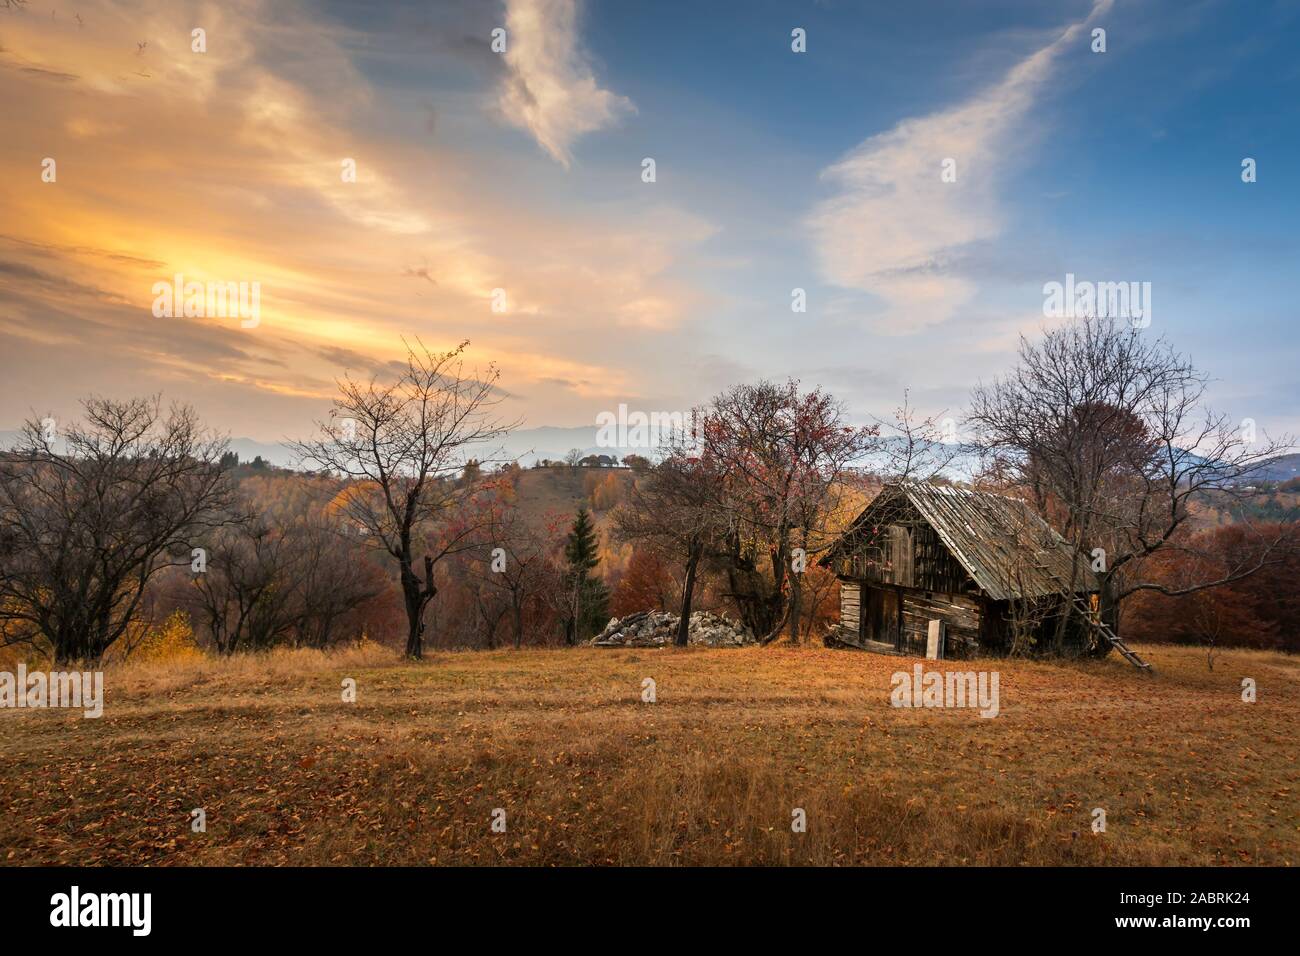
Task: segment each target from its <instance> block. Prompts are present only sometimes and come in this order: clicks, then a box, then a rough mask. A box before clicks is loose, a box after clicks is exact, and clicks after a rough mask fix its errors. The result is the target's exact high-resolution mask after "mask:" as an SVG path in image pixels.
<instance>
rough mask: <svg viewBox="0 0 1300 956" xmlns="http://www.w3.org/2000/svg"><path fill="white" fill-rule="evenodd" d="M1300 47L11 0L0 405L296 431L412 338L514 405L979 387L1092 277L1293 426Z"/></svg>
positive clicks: (603, 17)
mask: <svg viewBox="0 0 1300 956" xmlns="http://www.w3.org/2000/svg"><path fill="white" fill-rule="evenodd" d="M196 28H197V29H201V30H202V31H203V33H202V34H201V40H202V42H201V43H200V42H199V41H198V40H196V39H195V35H194V33H193V31H194V30H195V29H196ZM1098 29H1100V30H1104V31H1105V33H1104V40H1105V50H1104V52H1100V51H1097V50H1095V49H1094V48H1095V47H1096V46H1097V45H1098V40H1097V35H1096V34H1095V33H1094V31H1095V30H1098ZM498 30H504V41H505V42H504V50H499V49H497V50H494V49H493V37H494V31H498ZM795 30H802V31H803V34H802V36H803V38H804V46H805V49H804V50H803V51H802V52H796V51H795V50H794V49H792V47H793V46H795V45H797V43H796V40H795V39H794V38H793V37H792V32H793V31H795ZM499 35H500V34H498V36H499ZM500 45H501V44H500V43H499V42H498V44H497V46H500ZM198 46H202V47H203V49H202V50H198V49H196V47H198ZM1297 49H1300V2H1266V0H1219V2H1209V0H1175V2H1164V0H1148V2H1137V0H1078V2H1075V0H1060V2H1044V0H1017V2H1000V0H990V2H981V3H970V2H959V0H949V2H929V0H915V2H909V3H906V4H897V3H884V2H862V3H850V2H842V0H824V2H783V3H778V2H762V0H759V2H746V3H723V2H718V3H713V2H710V3H700V2H698V0H694V2H690V3H684V2H683V3H678V2H672V0H654V2H648V0H647V2H640V0H619V2H614V0H587V2H578V0H503V2H493V0H433V2H427V0H426V2H421V3H382V2H341V0H334V2H324V3H315V2H300V0H274V2H269V0H268V2H251V0H250V2H241V0H233V2H222V3H188V2H179V0H178V2H167V3H163V4H152V3H150V4H145V3H109V2H97V0H70V2H48V0H29V2H27V3H26V4H19V5H16V6H14V5H10V4H6V3H5V0H0V429H12V428H16V427H17V426H18V425H19V424H20V422H21V421H22V420H24V419H26V418H28V417H32V416H35V417H42V416H45V415H52V416H54V417H56V418H60V417H69V416H75V415H76V412H77V402H78V399H79V398H81V397H84V396H87V395H90V394H96V395H110V396H115V397H127V396H136V395H149V394H155V393H158V394H161V395H162V396H163V397H164V398H165V399H167V400H177V401H182V402H186V403H189V404H192V405H193V406H194V407H195V408H196V409H197V410H198V412H199V413H200V415H201V416H202V417H203V418H204V419H205V420H206V421H207V422H208V423H210V424H211V425H212V426H214V427H216V428H218V429H220V430H222V431H224V432H226V433H228V434H230V435H232V436H236V437H247V438H252V439H255V440H257V441H265V442H275V441H280V440H283V439H285V438H298V437H303V436H304V435H305V434H306V433H307V432H309V431H310V430H311V429H312V423H313V422H314V421H318V420H320V419H322V418H323V417H324V416H325V415H326V414H327V412H328V408H329V403H330V399H331V397H332V395H333V394H334V391H335V381H336V379H337V378H338V377H339V376H342V375H344V374H350V375H352V376H354V377H361V378H366V377H368V376H371V375H377V376H380V377H381V378H382V377H383V376H385V375H388V374H390V373H391V369H392V367H393V366H392V363H393V362H395V361H397V360H399V359H401V357H402V355H403V354H404V345H403V339H404V338H405V339H406V340H408V341H409V340H412V339H416V338H418V339H419V341H421V342H423V343H424V344H425V345H426V346H428V347H430V348H431V349H434V350H442V349H447V348H451V347H453V346H455V345H456V344H457V343H458V342H460V341H462V340H469V342H470V346H469V349H468V355H469V356H470V359H469V361H470V364H471V365H473V366H476V367H480V368H482V367H486V366H488V365H489V363H494V364H495V365H496V366H497V367H498V368H499V370H500V375H501V377H500V384H501V388H502V390H503V395H504V402H503V408H502V413H503V414H504V415H508V416H511V417H517V418H520V419H522V421H523V424H524V426H525V427H537V426H545V425H550V426H579V425H592V424H594V423H595V421H596V416H597V415H599V414H600V413H602V412H607V411H612V410H616V409H617V408H618V406H619V405H620V404H625V405H627V406H628V408H629V409H632V410H643V411H646V412H650V411H656V410H658V411H681V410H686V409H689V408H690V407H692V406H694V405H697V404H700V403H702V402H705V401H707V400H708V398H709V397H710V396H711V395H713V394H715V393H716V392H718V391H720V390H721V389H723V388H726V387H727V386H730V385H734V384H738V383H741V382H753V381H757V380H759V379H763V378H772V379H784V378H785V377H787V376H792V377H795V378H797V379H799V380H800V382H801V383H803V385H804V386H806V387H813V386H821V387H824V388H825V389H827V390H829V391H830V392H832V393H833V394H834V395H836V396H837V397H839V398H840V399H841V400H842V402H843V403H844V405H845V407H846V409H847V411H848V413H849V416H850V417H851V418H852V419H854V420H857V421H869V420H871V419H872V418H873V417H874V416H882V417H883V416H887V415H889V414H890V413H891V412H892V410H893V409H894V408H895V407H896V406H897V405H898V404H899V402H900V401H901V400H902V397H903V394H904V390H907V391H908V392H909V395H910V400H911V402H912V404H913V405H915V406H917V407H918V409H920V410H921V411H922V412H923V413H925V414H934V415H939V416H945V415H947V416H953V417H958V418H959V417H960V414H961V412H962V410H963V408H964V406H965V403H966V401H967V397H968V395H969V392H970V389H971V387H972V386H974V385H975V384H977V383H978V382H980V381H988V380H989V379H991V378H993V377H994V376H997V375H999V374H1001V373H1004V372H1005V371H1006V370H1007V369H1008V368H1009V367H1010V366H1011V364H1012V362H1013V361H1014V355H1015V349H1016V345H1017V342H1018V339H1019V337H1020V336H1021V335H1028V336H1030V337H1034V336H1037V335H1039V334H1040V333H1041V331H1042V330H1043V329H1044V328H1047V327H1050V326H1052V325H1053V324H1056V323H1059V322H1060V321H1062V320H1061V319H1059V318H1055V317H1049V316H1046V315H1045V314H1044V298H1045V297H1044V285H1045V284H1047V283H1050V282H1053V281H1056V282H1064V281H1065V277H1066V275H1067V273H1068V274H1073V275H1074V276H1075V277H1076V278H1077V280H1080V281H1083V280H1087V281H1094V282H1149V283H1150V284H1151V285H1150V288H1151V300H1150V305H1151V308H1150V326H1149V327H1148V328H1147V329H1145V330H1144V331H1143V334H1148V335H1153V336H1163V337H1164V338H1165V339H1166V340H1167V341H1168V342H1169V343H1170V344H1171V345H1173V346H1174V347H1175V348H1177V349H1178V350H1180V351H1182V352H1185V353H1187V354H1189V355H1190V356H1191V357H1192V359H1193V360H1194V362H1195V363H1196V364H1197V366H1198V367H1199V368H1201V369H1202V370H1203V371H1205V372H1206V373H1207V374H1209V375H1210V376H1211V377H1212V384H1211V389H1210V398H1211V400H1212V402H1213V404H1214V406H1215V407H1216V408H1218V409H1220V410H1222V411H1223V412H1225V413H1227V414H1229V415H1230V416H1232V417H1234V418H1246V417H1250V418H1253V419H1254V420H1255V421H1256V422H1258V424H1259V426H1260V427H1261V428H1262V429H1264V430H1266V431H1267V432H1270V433H1280V432H1287V431H1290V432H1300V387H1298V386H1297V376H1296V374H1295V369H1296V368H1297V364H1298V363H1297V359H1300V308H1298V307H1297V302H1298V301H1300V296H1298V295H1297V277H1298V276H1300V268H1298V267H1297V264H1298V258H1300V257H1298V255H1297V253H1298V252H1300V244H1298V243H1297V238H1296V231H1295V230H1296V224H1297V222H1300V184H1298V183H1297V176H1298V174H1300V122H1297V121H1298V120H1300V59H1298V58H1297V57H1296V51H1297ZM647 159H652V160H653V161H654V179H653V181H652V182H647V181H646V172H645V163H644V161H645V160H647ZM1246 159H1252V160H1254V168H1255V181H1254V182H1244V181H1243V166H1242V164H1243V161H1244V160H1246ZM50 161H53V162H52V163H51V162H50ZM949 161H951V162H949ZM349 164H352V166H354V167H355V176H350V175H349V170H350V168H351V167H350V165H349ZM953 174H955V175H953ZM352 180H354V181H352ZM177 275H180V276H182V277H183V280H182V281H184V282H198V283H204V284H206V283H231V282H233V283H244V284H245V286H244V288H245V289H246V290H249V294H251V289H252V288H253V285H252V284H253V283H256V284H257V289H258V298H257V303H258V312H257V316H256V321H255V322H249V321H245V319H246V316H241V315H239V314H237V313H234V314H219V315H215V316H213V315H203V316H199V315H191V316H186V315H185V314H184V309H183V308H181V309H177V308H175V307H173V308H171V309H170V310H169V309H167V308H166V307H163V308H162V309H161V313H162V314H157V313H159V312H160V309H159V303H158V298H159V292H158V286H157V284H158V283H165V284H167V285H170V284H171V283H172V282H173V277H174V276H177ZM205 288H206V286H205ZM796 289H799V290H803V297H804V300H805V301H806V311H802V312H796V311H794V310H793V309H792V303H793V302H794V301H795V298H794V291H793V290H796ZM168 312H171V313H178V314H167V313H168ZM227 312H229V310H227Z"/></svg>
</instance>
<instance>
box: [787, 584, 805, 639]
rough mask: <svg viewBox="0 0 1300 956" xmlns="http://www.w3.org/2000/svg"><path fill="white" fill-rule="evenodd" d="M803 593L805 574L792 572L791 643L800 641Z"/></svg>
mask: <svg viewBox="0 0 1300 956" xmlns="http://www.w3.org/2000/svg"><path fill="white" fill-rule="evenodd" d="M802 594H803V575H802V574H795V573H793V572H791V574H790V643H791V644H798V643H799V599H800V597H801V596H802Z"/></svg>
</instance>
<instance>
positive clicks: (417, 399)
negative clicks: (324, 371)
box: [292, 341, 513, 658]
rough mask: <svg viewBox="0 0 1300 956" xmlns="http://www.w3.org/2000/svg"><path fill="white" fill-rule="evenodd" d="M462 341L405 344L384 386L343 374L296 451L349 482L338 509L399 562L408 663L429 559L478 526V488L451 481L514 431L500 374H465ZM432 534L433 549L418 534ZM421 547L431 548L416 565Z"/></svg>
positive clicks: (415, 648) (469, 540) (431, 591)
mask: <svg viewBox="0 0 1300 956" xmlns="http://www.w3.org/2000/svg"><path fill="white" fill-rule="evenodd" d="M468 345H469V343H468V342H462V343H461V344H460V345H459V346H457V347H456V348H454V349H452V350H450V351H448V352H442V353H435V352H430V351H429V350H428V349H426V348H425V347H424V346H423V345H422V344H420V343H419V342H418V341H417V343H416V346H414V347H412V346H410V345H408V346H407V367H406V369H404V370H403V371H402V372H401V374H400V375H399V376H398V377H397V380H396V381H394V382H392V383H390V384H380V383H379V382H378V381H376V380H375V379H374V378H371V379H370V380H369V382H366V383H361V382H357V381H355V380H353V379H352V378H350V377H345V378H344V379H342V380H340V381H339V383H338V388H339V397H338V398H336V399H335V400H334V407H333V409H332V410H331V411H330V421H329V422H328V423H320V430H321V437H320V438H317V439H314V440H311V441H305V442H296V443H293V445H292V447H293V448H294V450H295V451H296V453H297V455H298V458H299V460H300V461H302V462H308V463H312V464H314V465H316V466H317V467H320V468H323V469H325V470H327V471H329V472H331V473H334V474H338V475H342V476H344V477H345V478H347V479H349V480H351V481H352V482H353V483H354V485H353V488H352V491H351V493H350V494H348V495H347V496H346V503H345V505H344V507H345V510H346V512H347V514H348V516H349V517H350V518H351V520H352V521H353V522H355V524H356V525H357V526H358V527H360V528H361V529H363V530H364V531H365V533H366V534H367V535H368V536H369V539H370V541H371V542H372V544H373V545H374V546H375V547H377V548H379V549H381V550H382V551H384V552H385V553H386V554H388V555H389V556H391V557H392V559H393V560H394V561H395V562H396V563H397V571H398V577H399V580H400V583H401V587H402V596H403V603H404V606H405V609H406V615H407V624H408V634H407V641H406V654H407V656H408V657H412V658H419V657H421V656H422V654H423V647H424V612H425V609H426V608H427V607H428V605H429V602H430V601H432V600H433V598H434V596H435V595H436V594H437V592H438V589H437V587H436V586H435V584H434V579H433V568H434V565H435V563H436V562H437V561H438V560H439V559H440V558H442V557H445V556H446V555H448V554H452V553H456V552H458V551H460V550H464V549H466V548H469V547H471V546H472V545H473V544H474V535H475V533H476V532H477V531H479V530H480V526H479V525H478V524H476V523H475V522H474V521H473V520H472V519H470V518H468V517H467V514H466V506H467V505H468V504H469V503H470V499H471V498H472V496H473V495H474V493H475V490H476V487H477V486H476V485H475V484H474V483H472V482H457V481H456V480H455V478H456V477H457V476H458V475H459V474H460V473H461V472H462V470H463V469H464V468H465V464H466V462H467V461H468V460H469V459H470V458H471V457H472V458H474V459H475V460H476V461H478V462H480V463H482V462H484V461H488V460H493V459H485V458H484V457H483V455H482V450H483V448H484V447H485V446H488V445H489V444H490V443H491V442H494V441H496V440H497V439H498V438H500V437H501V436H503V435H504V434H506V432H507V431H508V430H509V429H510V428H511V427H513V425H506V424H503V423H502V422H501V421H500V420H499V419H497V418H495V417H494V416H493V414H492V409H493V407H494V406H495V405H496V404H497V402H498V401H499V399H498V398H497V396H496V394H495V392H496V383H497V379H498V377H499V374H500V373H499V372H498V370H497V369H496V367H495V366H494V365H489V366H488V368H487V370H486V373H485V374H483V375H481V376H480V375H476V374H469V373H467V371H466V369H465V367H464V360H463V355H464V352H465V349H466V348H467V347H468ZM429 530H433V531H434V532H435V536H434V540H433V541H432V543H430V542H428V541H427V540H426V539H425V538H424V536H423V535H424V532H426V531H429ZM422 546H424V547H427V548H428V549H429V550H428V551H427V552H426V553H425V554H424V555H423V556H422V558H423V560H422V561H421V556H420V555H419V554H418V551H419V550H420V549H421V548H422Z"/></svg>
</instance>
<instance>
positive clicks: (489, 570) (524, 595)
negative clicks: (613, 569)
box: [474, 502, 594, 650]
mask: <svg viewBox="0 0 1300 956" xmlns="http://www.w3.org/2000/svg"><path fill="white" fill-rule="evenodd" d="M558 535H559V529H558V527H557V524H556V521H555V520H554V519H548V520H546V521H545V522H543V523H542V525H541V526H540V527H535V526H534V525H532V524H530V523H529V522H528V520H527V519H526V518H525V517H524V515H523V514H522V513H521V512H520V511H519V509H518V508H517V507H514V506H512V505H511V504H510V503H508V502H507V503H500V504H497V505H495V506H494V507H492V509H491V511H490V512H489V515H488V522H487V525H486V534H485V535H484V542H483V545H482V546H481V549H480V553H479V554H478V555H477V559H476V560H475V561H474V565H475V568H476V574H477V577H478V579H479V581H480V583H481V585H482V587H483V589H484V591H486V592H487V593H495V594H497V595H498V597H499V598H501V600H502V607H503V609H504V610H503V614H504V613H508V614H509V617H510V622H511V639H512V641H513V642H514V646H515V650H518V649H519V648H520V647H521V646H522V645H523V640H524V614H525V611H526V610H527V609H528V607H529V605H530V604H532V605H537V604H540V603H541V601H542V598H543V596H544V595H545V594H546V593H547V592H548V591H552V590H554V589H555V588H556V587H557V584H558V582H557V581H556V575H555V570H554V567H553V566H552V564H551V562H550V558H551V556H552V554H553V553H554V552H555V550H556V545H557V541H556V539H557V537H558ZM592 567H594V565H592Z"/></svg>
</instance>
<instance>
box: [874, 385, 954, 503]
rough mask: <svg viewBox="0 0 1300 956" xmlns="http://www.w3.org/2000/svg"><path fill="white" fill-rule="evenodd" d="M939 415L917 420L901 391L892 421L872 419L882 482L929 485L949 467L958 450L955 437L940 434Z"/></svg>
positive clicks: (905, 392) (914, 411)
mask: <svg viewBox="0 0 1300 956" xmlns="http://www.w3.org/2000/svg"><path fill="white" fill-rule="evenodd" d="M942 414H943V413H942V412H940V413H939V414H937V415H932V416H928V417H925V418H922V417H920V416H919V415H918V413H917V411H916V409H914V408H913V407H912V404H911V396H910V394H909V393H908V392H907V391H906V390H905V391H904V392H903V403H902V404H901V405H899V406H898V408H896V409H895V410H894V417H893V419H892V420H889V419H884V418H876V419H875V422H876V427H877V429H878V431H879V433H880V435H881V439H880V441H879V442H878V443H877V447H878V450H879V454H878V455H877V456H876V457H877V458H878V459H880V461H879V462H878V467H879V470H880V472H881V473H882V477H883V478H884V479H885V480H886V481H930V480H932V479H934V478H936V477H938V476H940V475H942V474H943V472H944V470H945V469H947V468H948V467H949V466H950V465H951V464H952V463H953V461H954V460H955V459H956V457H957V455H958V453H959V449H958V448H957V447H955V445H954V443H955V441H956V436H955V435H952V434H945V432H944V428H943V427H942V425H943V423H942V422H941V420H940V416H941V415H942ZM949 421H952V420H951V419H950V420H949ZM954 431H955V429H954Z"/></svg>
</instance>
